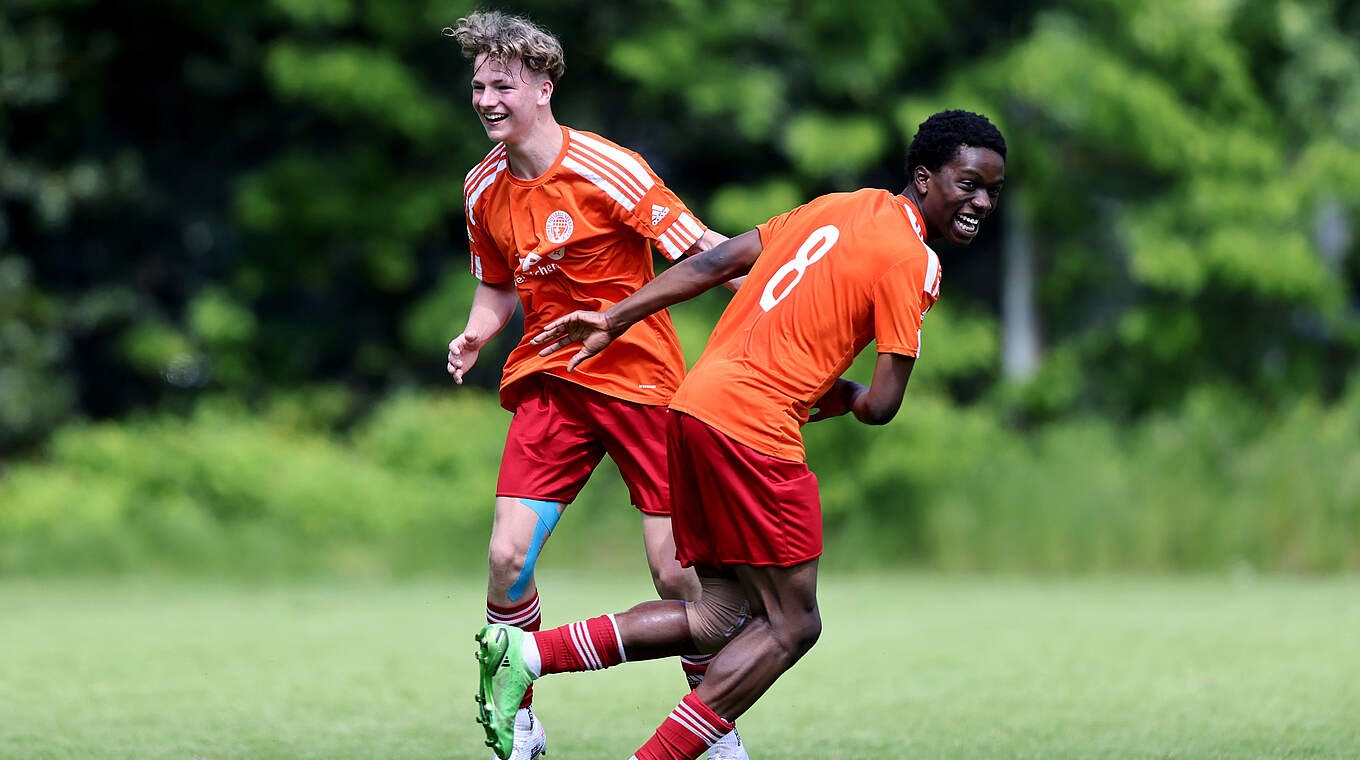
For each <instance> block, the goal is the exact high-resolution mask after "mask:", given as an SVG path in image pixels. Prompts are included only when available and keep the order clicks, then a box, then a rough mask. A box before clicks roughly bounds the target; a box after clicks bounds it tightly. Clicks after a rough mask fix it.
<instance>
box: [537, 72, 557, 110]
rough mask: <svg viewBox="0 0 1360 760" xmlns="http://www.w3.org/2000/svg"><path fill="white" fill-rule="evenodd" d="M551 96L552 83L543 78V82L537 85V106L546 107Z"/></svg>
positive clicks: (550, 100)
mask: <svg viewBox="0 0 1360 760" xmlns="http://www.w3.org/2000/svg"><path fill="white" fill-rule="evenodd" d="M552 94H553V82H552V80H551V79H548V78H547V77H544V78H543V81H542V82H540V83H539V85H538V104H539V105H540V106H546V105H548V103H550V102H552Z"/></svg>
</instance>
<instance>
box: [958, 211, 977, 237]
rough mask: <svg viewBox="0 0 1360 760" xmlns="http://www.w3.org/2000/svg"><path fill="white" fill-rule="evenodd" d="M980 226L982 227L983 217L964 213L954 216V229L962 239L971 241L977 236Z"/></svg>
mask: <svg viewBox="0 0 1360 760" xmlns="http://www.w3.org/2000/svg"><path fill="white" fill-rule="evenodd" d="M980 226H982V217H980V216H977V215H975V214H968V213H965V212H963V211H960V212H959V213H957V214H955V215H954V229H955V231H957V232H958V233H959V235H960V236H961V237H964V238H968V239H970V240H971V239H972V238H973V236H974V235H977V233H978V228H979V227H980Z"/></svg>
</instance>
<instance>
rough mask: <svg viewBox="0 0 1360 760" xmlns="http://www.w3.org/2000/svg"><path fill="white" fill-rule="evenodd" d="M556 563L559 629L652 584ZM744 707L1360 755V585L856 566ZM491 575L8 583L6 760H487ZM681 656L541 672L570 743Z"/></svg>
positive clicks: (994, 751) (1021, 750) (672, 673)
mask: <svg viewBox="0 0 1360 760" xmlns="http://www.w3.org/2000/svg"><path fill="white" fill-rule="evenodd" d="M641 575H643V574H642V573H624V574H623V575H622V576H620V575H619V574H607V573H603V572H601V573H574V572H568V571H563V570H558V569H552V570H551V571H550V572H545V573H543V576H544V578H543V580H544V586H545V588H544V597H545V613H546V615H547V621H548V622H549V623H550V624H557V623H561V622H566V621H567V620H570V619H575V618H579V617H585V616H588V615H592V614H598V613H601V612H607V611H615V610H618V609H621V608H623V607H626V606H627V605H628V604H630V603H632V602H633V601H641V600H642V599H644V598H645V597H646V595H647V593H648V586H647V583H646V579H645V578H644V577H639V576H641ZM821 597H822V611H823V619H824V621H825V629H824V633H823V637H822V640H821V642H820V643H819V644H818V646H817V647H816V648H815V649H813V651H812V652H811V654H809V655H808V656H807V657H806V658H805V659H804V660H803V661H802V662H801V663H799V664H798V666H797V667H796V668H794V670H793V671H792V672H790V673H789V674H787V675H786V676H785V677H784V678H783V679H782V680H781V681H780V682H779V683H777V684H776V685H775V687H774V688H773V689H772V690H771V692H770V693H769V694H767V695H766V697H765V698H764V699H763V700H762V701H761V702H760V703H759V704H757V705H756V707H755V708H754V709H753V710H752V711H751V712H750V713H749V714H748V715H746V716H745V717H743V719H742V720H741V722H740V724H741V727H742V733H743V735H744V736H745V738H746V740H747V742H748V744H749V746H750V747H751V749H752V751H753V754H754V756H755V757H757V758H768V759H773V758H779V759H780V760H785V759H789V758H818V759H819V760H822V759H835V758H842V759H844V760H850V759H851V758H856V759H861V758H897V757H919V758H1253V757H1271V758H1278V757H1298V758H1303V757H1309V758H1313V757H1317V758H1355V757H1360V645H1358V644H1357V642H1358V641H1360V638H1358V637H1357V636H1358V634H1357V631H1360V582H1358V581H1357V580H1356V579H1354V578H1337V579H1321V580H1317V579H1252V578H1240V579H1236V580H1231V579H1221V578H1198V579H1190V580H1183V579H1119V578H1106V579H1094V580H1057V579H1042V580H1036V579H1015V578H999V579H998V578H960V577H938V576H919V575H876V576H845V575H839V576H838V575H836V574H834V573H832V574H831V575H830V576H829V577H825V578H824V579H823V583H822V585H821ZM482 605H483V596H482V588H481V583H480V581H479V580H477V579H472V578H462V579H452V580H448V581H443V580H440V581H434V580H426V581H419V582H407V583H400V584H391V585H386V584H377V585H372V584H369V585H364V584H354V585H347V584H344V583H340V582H326V583H317V582H313V583H296V584H291V585H277V586H263V587H249V586H244V585H233V584H224V583H220V584H213V583H201V582H200V583H191V582H187V581H169V580H139V581H127V580H125V581H95V580H69V581H25V580H7V581H0V758H7V759H8V758H81V759H82V760H86V759H89V758H139V759H140V758H145V759H150V758H175V759H177V760H194V759H195V758H204V759H205V760H224V759H226V758H479V760H480V759H483V758H486V757H488V756H489V755H488V754H487V753H486V752H485V751H483V750H482V748H481V740H480V731H479V730H478V729H477V726H476V725H475V724H474V723H473V719H472V716H473V703H472V694H473V691H474V662H473V655H472V652H473V646H472V634H473V633H474V632H475V631H476V629H477V628H478V627H479V624H480V620H481V616H482V610H483V607H482ZM682 683H683V681H682V677H681V674H680V670H679V666H678V665H677V664H675V663H673V662H660V663H636V664H629V665H625V666H623V667H620V668H616V669H613V670H610V671H606V672H602V673H584V674H575V675H566V676H555V677H551V678H550V679H548V680H545V681H542V682H540V686H539V692H538V693H539V699H538V711H539V713H540V715H541V717H542V718H543V719H544V721H545V723H546V725H547V727H548V730H549V736H550V740H551V748H552V755H551V757H556V758H558V759H559V760H576V759H578V758H616V759H618V760H622V759H623V758H626V757H628V755H629V753H631V752H632V751H633V750H634V749H635V748H636V747H637V746H638V745H640V744H641V743H642V742H643V741H644V740H645V739H646V738H647V736H649V735H650V733H651V731H652V730H653V729H654V728H655V726H656V724H657V723H658V722H659V721H660V719H661V718H662V717H663V716H664V715H665V713H666V712H667V711H668V710H669V709H670V708H671V707H672V706H673V705H674V703H675V702H676V700H678V699H679V697H680V696H681V694H682V689H683V686H682Z"/></svg>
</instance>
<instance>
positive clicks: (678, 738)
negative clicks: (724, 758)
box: [633, 692, 735, 760]
mask: <svg viewBox="0 0 1360 760" xmlns="http://www.w3.org/2000/svg"><path fill="white" fill-rule="evenodd" d="M733 728H735V726H734V725H732V724H731V723H728V722H727V721H725V720H723V719H722V718H720V717H718V714H717V713H715V712H713V711H712V710H711V709H709V707H708V705H706V704H704V702H703V700H701V699H699V695H698V694H695V693H694V692H690V693H689V694H686V695H685V698H684V699H682V700H680V704H678V705H676V706H675V709H674V710H671V714H670V715H667V716H666V719H665V720H664V721H662V722H661V726H660V727H659V728H657V729H656V733H654V734H652V738H650V739H648V740H647V743H646V744H644V745H642V747H641V748H640V749H638V751H637V752H634V753H633V757H635V758H637V760H695V758H697V757H698V756H699V755H702V754H703V753H705V752H707V751H708V748H709V747H712V746H713V742H716V741H717V740H719V739H721V738H722V737H724V736H726V735H727V733H728V732H729V731H731V730H732V729H733Z"/></svg>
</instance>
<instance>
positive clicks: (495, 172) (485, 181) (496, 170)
mask: <svg viewBox="0 0 1360 760" xmlns="http://www.w3.org/2000/svg"><path fill="white" fill-rule="evenodd" d="M504 169H505V161H504V159H502V160H500V161H497V162H496V163H495V165H494V166H492V171H491V173H490V174H487V175H486V176H484V177H483V178H482V181H481V182H480V183H478V184H477V186H476V187H474V188H473V189H472V192H471V193H468V196H467V217H468V222H470V223H472V224H476V223H477V219H476V217H474V216H473V215H472V207H473V206H475V205H477V199H478V198H480V197H482V193H483V192H485V191H486V189H487V188H488V187H491V183H492V182H495V181H496V177H497V176H499V175H500V173H501V172H502V171H504Z"/></svg>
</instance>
